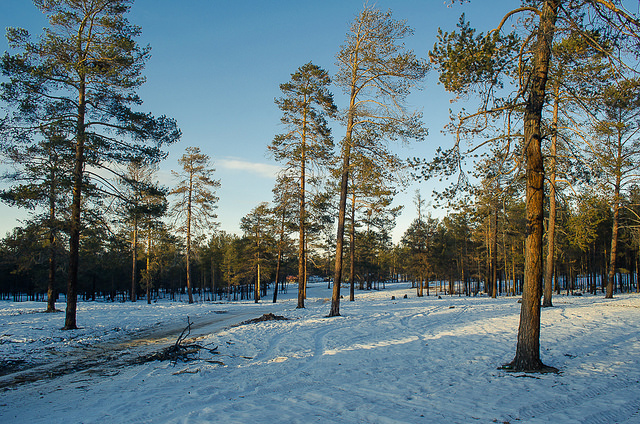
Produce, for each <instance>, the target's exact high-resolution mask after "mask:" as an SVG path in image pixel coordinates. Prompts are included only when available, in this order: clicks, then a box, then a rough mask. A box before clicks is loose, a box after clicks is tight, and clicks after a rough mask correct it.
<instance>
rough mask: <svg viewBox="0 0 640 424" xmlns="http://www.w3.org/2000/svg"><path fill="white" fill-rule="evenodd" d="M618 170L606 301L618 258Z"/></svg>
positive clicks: (620, 145) (611, 292) (611, 286)
mask: <svg viewBox="0 0 640 424" xmlns="http://www.w3.org/2000/svg"><path fill="white" fill-rule="evenodd" d="M621 157H622V136H621V134H618V157H617V158H616V159H617V160H618V161H621V159H620V158H621ZM620 184H621V178H620V170H617V172H616V182H615V186H614V193H613V228H612V231H611V252H610V260H609V277H608V278H607V294H606V295H605V298H606V299H613V284H614V280H615V276H616V261H617V256H618V228H619V225H620Z"/></svg>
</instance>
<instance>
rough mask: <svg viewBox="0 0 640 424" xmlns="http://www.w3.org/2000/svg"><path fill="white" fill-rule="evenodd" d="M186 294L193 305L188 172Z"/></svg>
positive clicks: (191, 188) (190, 187)
mask: <svg viewBox="0 0 640 424" xmlns="http://www.w3.org/2000/svg"><path fill="white" fill-rule="evenodd" d="M187 196H188V197H187V257H186V260H187V294H188V296H189V303H193V294H192V293H191V207H192V205H191V200H192V196H193V171H189V193H188V194H187Z"/></svg>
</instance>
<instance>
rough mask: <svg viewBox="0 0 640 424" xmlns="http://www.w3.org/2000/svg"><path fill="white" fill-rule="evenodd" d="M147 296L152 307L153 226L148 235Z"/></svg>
mask: <svg viewBox="0 0 640 424" xmlns="http://www.w3.org/2000/svg"><path fill="white" fill-rule="evenodd" d="M145 286H146V287H145V289H146V292H147V293H146V294H147V305H151V224H150V223H149V231H148V234H147V278H146V281H145Z"/></svg>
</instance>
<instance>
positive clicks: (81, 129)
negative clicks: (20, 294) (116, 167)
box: [63, 41, 86, 330]
mask: <svg viewBox="0 0 640 424" xmlns="http://www.w3.org/2000/svg"><path fill="white" fill-rule="evenodd" d="M78 42H80V41H78ZM78 94H79V98H78V121H77V125H76V145H75V150H76V151H75V158H74V167H73V200H72V202H71V220H70V223H69V227H70V228H69V279H68V281H67V309H66V313H65V321H64V328H63V329H64V330H75V329H77V328H78V325H77V324H76V310H77V306H78V293H77V288H78V264H79V259H80V211H81V207H82V177H83V174H84V142H85V111H86V99H85V80H84V76H82V77H81V78H80V86H79V89H78Z"/></svg>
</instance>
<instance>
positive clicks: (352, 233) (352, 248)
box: [349, 192, 362, 302]
mask: <svg viewBox="0 0 640 424" xmlns="http://www.w3.org/2000/svg"><path fill="white" fill-rule="evenodd" d="M355 268H356V194H355V192H354V193H353V194H352V197H351V228H350V229H349V301H350V302H353V301H354V300H355ZM360 281H362V278H361V279H360Z"/></svg>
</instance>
